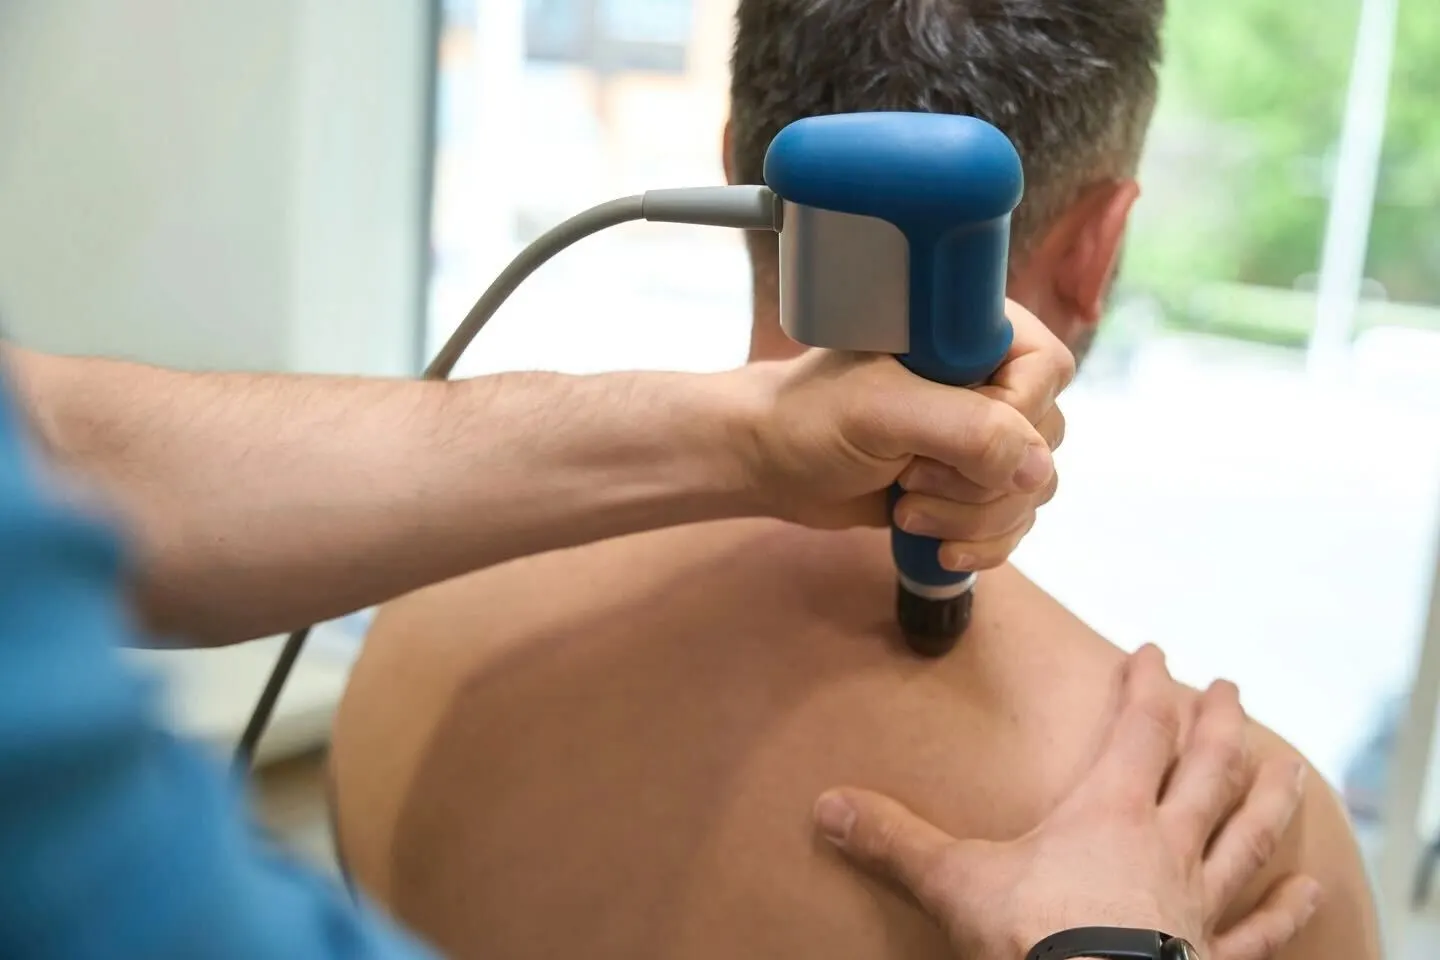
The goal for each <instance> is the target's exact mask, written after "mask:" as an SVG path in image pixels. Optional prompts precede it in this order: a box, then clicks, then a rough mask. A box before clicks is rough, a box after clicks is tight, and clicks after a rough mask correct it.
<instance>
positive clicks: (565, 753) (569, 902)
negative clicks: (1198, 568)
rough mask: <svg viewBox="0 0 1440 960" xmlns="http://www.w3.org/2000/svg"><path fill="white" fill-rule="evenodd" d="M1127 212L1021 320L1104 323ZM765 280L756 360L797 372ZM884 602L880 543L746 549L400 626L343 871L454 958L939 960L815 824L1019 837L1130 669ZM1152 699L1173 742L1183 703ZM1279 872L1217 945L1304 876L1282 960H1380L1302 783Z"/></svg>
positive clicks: (880, 539)
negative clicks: (1299, 920) (898, 811)
mask: <svg viewBox="0 0 1440 960" xmlns="http://www.w3.org/2000/svg"><path fill="white" fill-rule="evenodd" d="M1136 192H1137V191H1136V188H1135V186H1134V184H1133V183H1131V182H1129V181H1124V182H1114V183H1097V184H1095V185H1093V186H1092V187H1091V189H1089V190H1087V191H1085V192H1084V193H1083V194H1082V196H1081V198H1080V199H1079V200H1078V201H1077V203H1076V205H1075V206H1074V207H1072V208H1071V209H1070V210H1069V211H1067V212H1066V213H1065V214H1063V215H1062V216H1061V217H1060V219H1059V220H1058V221H1057V222H1056V223H1055V224H1052V225H1051V227H1050V228H1049V230H1048V232H1047V233H1046V234H1045V235H1044V236H1042V237H1038V238H1034V240H1035V242H1034V243H1032V244H1030V245H1029V247H1028V252H1027V253H1026V254H1025V256H1023V257H1021V258H1017V260H1016V262H1015V264H1014V267H1013V271H1012V281H1011V293H1012V296H1015V297H1017V298H1019V299H1021V300H1022V302H1024V303H1025V304H1026V305H1027V306H1029V307H1031V308H1032V309H1035V310H1036V311H1037V312H1038V313H1040V314H1041V315H1043V316H1045V317H1046V318H1047V322H1049V323H1050V324H1051V328H1052V329H1053V330H1054V331H1055V332H1056V334H1057V335H1059V336H1061V337H1062V338H1063V339H1066V340H1067V341H1072V342H1073V341H1079V340H1082V339H1084V338H1085V337H1086V336H1087V335H1088V333H1090V332H1092V331H1093V327H1094V324H1095V323H1096V322H1098V319H1099V316H1100V312H1101V302H1102V300H1103V297H1104V293H1105V290H1106V288H1107V286H1108V281H1109V278H1110V274H1111V273H1112V272H1113V269H1114V264H1115V261H1116V256H1117V253H1118V249H1119V244H1120V239H1121V236H1122V235H1123V228H1124V221H1125V216H1126V214H1127V213H1128V210H1129V207H1130V204H1131V203H1132V202H1133V200H1134V197H1135V195H1136ZM768 270H769V265H767V264H764V263H761V264H757V271H756V274H757V292H758V296H757V300H756V310H755V314H756V315H755V327H754V335H753V339H752V343H753V349H752V354H753V358H754V359H756V360H763V359H768V358H772V357H778V356H784V355H788V354H790V353H792V352H793V351H794V347H793V346H792V345H788V344H787V343H786V342H785V341H784V338H783V336H782V335H780V333H779V331H778V328H777V327H776V325H775V322H774V321H775V302H774V299H773V288H770V287H767V285H766V279H767V274H768ZM942 486H943V484H942ZM893 576H894V574H893V569H892V566H891V560H890V556H889V550H888V541H887V538H886V536H885V535H884V533H883V532H879V531H870V530H855V531H846V532H824V531H811V530H804V529H800V528H798V527H795V526H793V525H787V524H783V523H776V522H770V521H737V522H725V523H715V524H705V525H700V526H694V527H688V528H680V529H675V530H670V531H664V532H658V533H653V534H646V535H642V536H637V537H627V538H623V539H617V540H611V541H607V542H604V543H599V544H594V545H592V546H589V547H585V548H580V549H575V550H567V551H561V552H557V553H552V554H549V555H545V556H539V557H532V558H529V559H526V560H523V561H518V562H515V563H512V564H508V565H505V566H502V567H499V568H496V569H493V570H490V571H487V572H485V573H481V574H477V575H473V576H469V577H465V578H461V579H459V580H455V581H452V582H449V583H446V584H442V585H440V586H437V587H433V588H430V589H427V590H425V591H422V592H419V593H417V594H414V595H412V596H409V597H406V598H403V599H401V600H399V601H397V602H395V603H393V604H390V605H388V606H387V607H386V608H384V610H382V612H381V614H380V617H379V619H378V621H377V623H376V624H375V627H374V630H373V631H372V634H371V637H370V640H369V642H368V644H367V647H366V649H365V652H364V655H363V657H362V658H361V660H360V663H359V665H358V667H357V670H356V672H355V675H354V678H353V681H352V685H351V688H350V690H349V692H348V693H347V696H346V698H345V702H344V703H343V705H342V707H341V711H340V715H339V717H338V719H337V723H336V727H335V731H334V740H333V745H334V746H333V755H332V759H333V773H334V777H335V786H336V796H337V805H338V811H337V826H338V833H339V836H340V839H341V842H342V846H343V850H344V854H345V856H346V859H347V861H348V863H349V866H350V868H351V869H352V871H353V873H354V875H355V876H356V878H357V879H358V880H359V882H360V883H361V884H362V885H363V887H364V888H365V889H366V891H367V892H368V893H370V894H371V895H372V896H374V897H376V898H378V899H379V900H380V901H381V902H382V903H384V904H385V905H386V906H387V907H388V908H389V909H391V910H392V911H393V912H394V913H395V914H396V915H397V916H398V917H399V918H400V919H401V920H403V921H405V922H406V923H408V924H410V925H412V926H413V927H414V928H415V929H417V930H418V931H420V933H421V934H423V935H424V936H426V937H428V938H430V939H431V940H432V941H433V942H435V943H436V944H437V945H438V946H440V947H441V948H442V949H444V950H446V951H448V952H449V953H450V954H452V955H454V956H457V957H470V956H474V957H481V956H497V955H500V956H503V955H511V954H519V953H521V952H524V953H527V954H529V955H540V956H564V955H588V956H616V957H620V956H624V957H667V958H669V957H674V958H697V960H698V958H710V957H714V958H722V957H723V958H728V957H735V956H747V957H760V958H764V957H776V958H780V957H787V958H788V957H794V956H824V957H833V958H839V960H844V958H852V957H853V958H855V960H861V958H865V960H872V958H875V957H896V958H901V957H903V958H917V957H936V958H939V957H948V956H952V955H953V954H952V953H951V952H950V951H951V947H950V944H949V943H948V942H947V938H946V935H945V933H944V932H943V931H942V929H941V927H940V926H938V925H937V924H936V923H934V922H933V921H932V920H931V919H930V918H929V917H927V916H926V915H925V913H924V912H923V911H922V910H921V909H919V907H917V905H916V903H915V901H914V900H913V899H912V898H910V897H908V896H906V895H904V894H903V893H901V892H900V888H899V887H897V886H895V885H893V884H891V883H888V882H886V881H884V880H880V879H876V878H875V877H873V876H869V875H866V874H862V873H859V872H857V871H856V870H854V869H853V867H852V866H851V865H850V864H848V863H846V862H845V860H844V858H843V857H842V856H840V855H839V854H838V853H837V851H836V850H835V849H834V848H833V847H832V846H831V845H829V844H827V843H826V842H825V841H824V840H823V839H822V838H821V837H820V836H819V835H817V833H816V832H815V830H814V828H813V825H812V820H811V811H812V805H813V804H814V803H815V798H816V797H817V796H819V795H820V794H821V793H822V792H824V791H825V790H826V789H827V788H830V787H834V786H836V785H838V784H850V785H852V786H855V787H861V788H865V789H868V790H873V791H878V792H879V793H881V794H884V795H887V796H889V797H892V798H894V799H896V800H898V801H899V802H901V803H903V804H904V805H905V806H906V807H908V808H909V809H911V810H913V811H914V812H915V813H916V814H918V815H919V816H920V817H923V818H924V819H925V820H926V821H929V822H931V823H933V824H934V825H935V826H936V827H938V828H939V829H941V830H943V831H945V832H946V833H947V834H950V835H953V836H959V837H969V838H980V839H993V840H1007V839H1013V838H1017V837H1020V836H1022V835H1025V834H1026V833H1027V832H1028V831H1031V830H1032V829H1033V828H1035V827H1036V825H1037V824H1039V823H1040V822H1042V821H1043V820H1044V819H1045V818H1046V817H1047V815H1049V814H1051V813H1052V812H1053V811H1054V810H1055V809H1056V808H1057V806H1058V805H1059V804H1060V803H1061V801H1062V799H1063V798H1064V797H1066V796H1067V795H1068V794H1069V792H1070V791H1071V790H1072V788H1074V787H1075V785H1076V784H1077V782H1079V780H1080V779H1081V778H1082V776H1083V775H1084V774H1085V772H1086V770H1087V767H1088V765H1089V764H1090V762H1091V760H1092V758H1093V757H1094V756H1095V755H1096V752H1097V750H1098V749H1099V746H1100V744H1101V743H1102V741H1103V738H1104V736H1105V731H1106V729H1107V721H1108V716H1109V710H1110V709H1111V707H1112V705H1113V697H1114V691H1115V686H1116V683H1117V678H1118V676H1119V673H1120V670H1121V667H1122V664H1123V661H1124V655H1123V653H1122V652H1121V651H1120V650H1118V649H1117V648H1115V647H1114V646H1113V645H1111V644H1109V643H1108V642H1106V641H1105V640H1104V639H1103V638H1102V637H1100V636H1098V635H1097V634H1095V633H1094V632H1093V631H1091V630H1089V629H1088V628H1087V627H1086V626H1085V625H1084V624H1083V623H1081V622H1080V621H1079V620H1077V619H1076V618H1075V617H1074V616H1072V615H1071V614H1070V613H1069V612H1068V611H1066V610H1065V609H1063V608H1062V607H1060V606H1059V605H1058V604H1056V603H1055V602H1054V601H1053V600H1051V599H1050V598H1049V597H1048V596H1046V595H1045V594H1044V593H1043V592H1042V591H1041V590H1039V589H1038V588H1037V587H1036V586H1035V585H1034V584H1033V583H1031V582H1029V581H1028V580H1026V579H1025V577H1023V576H1022V575H1021V574H1020V573H1019V572H1017V571H1015V570H1014V569H1012V568H1010V567H1008V566H1006V567H1001V568H999V569H997V570H994V571H992V572H990V573H988V574H987V575H986V576H985V578H984V579H983V584H982V587H981V589H980V591H979V594H978V597H977V601H976V606H975V614H974V621H973V623H972V626H971V628H970V630H969V631H968V633H967V635H966V636H965V638H964V640H963V642H962V643H961V645H960V646H959V648H958V649H957V650H956V651H955V652H954V653H953V654H951V655H950V656H949V657H947V658H945V659H943V660H940V661H938V662H920V661H917V660H915V659H913V658H910V657H908V656H907V655H906V654H905V653H904V652H903V651H902V650H901V648H900V644H899V638H898V637H897V635H896V632H895V627H894V622H893V597H894V595H893V590H894V581H893ZM1168 691H1169V693H1168V695H1169V696H1171V697H1173V699H1174V702H1175V704H1176V708H1177V709H1178V710H1180V711H1181V712H1182V713H1184V714H1186V715H1190V713H1191V709H1192V708H1193V704H1194V698H1195V696H1196V694H1195V693H1194V692H1193V691H1189V690H1187V689H1185V688H1183V687H1180V686H1179V685H1175V684H1173V683H1169V684H1168ZM1246 738H1247V739H1248V741H1249V743H1250V749H1251V751H1252V752H1253V754H1254V755H1255V756H1256V757H1257V758H1258V759H1259V761H1260V762H1262V763H1271V764H1274V763H1281V764H1290V765H1298V764H1300V762H1301V761H1300V758H1298V757H1297V756H1296V755H1295V754H1294V751H1293V750H1291V748H1290V747H1288V746H1287V745H1286V744H1284V743H1283V742H1282V741H1280V740H1279V738H1277V737H1276V736H1274V734H1272V733H1270V732H1269V731H1267V730H1264V729H1263V728H1260V727H1256V726H1250V727H1248V729H1247V733H1246ZM1262 853H1272V851H1262ZM1267 859H1268V866H1267V867H1266V868H1265V870H1264V871H1262V873H1261V874H1260V875H1259V876H1258V877H1257V878H1256V879H1255V880H1254V881H1252V882H1251V883H1250V884H1248V885H1247V886H1246V888H1245V889H1244V890H1243V891H1241V892H1240V893H1239V894H1238V896H1237V898H1236V899H1235V901H1234V902H1233V903H1232V904H1231V909H1230V915H1231V917H1235V916H1240V915H1242V914H1244V913H1246V912H1247V911H1248V910H1249V909H1250V908H1251V907H1253V906H1254V905H1255V904H1257V903H1259V902H1261V900H1262V899H1263V898H1264V896H1265V895H1266V893H1267V891H1268V890H1269V889H1270V887H1271V886H1272V885H1273V884H1274V883H1276V882H1277V881H1278V880H1280V879H1281V878H1282V877H1284V876H1286V875H1288V874H1290V873H1292V872H1295V871H1302V872H1304V873H1306V874H1308V875H1310V876H1312V877H1314V878H1316V879H1317V880H1318V881H1319V882H1320V883H1321V885H1322V886H1323V888H1324V891H1325V893H1324V897H1325V899H1324V902H1323V904H1322V905H1321V906H1320V908H1319V911H1318V912H1317V913H1316V914H1315V916H1314V918H1313V920H1312V921H1311V923H1310V924H1309V925H1308V926H1307V927H1306V929H1305V930H1304V931H1302V932H1301V933H1300V935H1299V936H1298V937H1297V938H1296V939H1295V940H1293V941H1292V942H1291V943H1290V944H1289V946H1288V947H1287V948H1286V949H1285V950H1284V952H1283V953H1281V954H1280V956H1281V957H1283V958H1294V960H1301V958H1304V960H1331V958H1333V960H1355V958H1361V960H1365V958H1378V956H1379V951H1378V945H1377V937H1376V926H1375V918H1374V914H1373V910H1372V906H1371V902H1370V898H1369V893H1368V889H1367V887H1366V881H1365V877H1364V872H1363V868H1362V865H1361V861H1360V858H1359V854H1358V852H1357V849H1356V846H1355V844H1354V841H1353V838H1352V836H1351V834H1350V831H1349V828H1348V825H1347V823H1346V821H1345V818H1344V816H1343V813H1342V811H1341V808H1340V806H1339V804H1338V802H1337V801H1336V798H1335V797H1334V795H1333V793H1332V792H1331V791H1330V790H1328V789H1327V788H1326V787H1325V785H1324V784H1323V783H1321V782H1320V780H1319V778H1318V777H1315V776H1312V777H1311V778H1310V780H1309V783H1308V786H1307V787H1306V789H1305V791H1304V794H1303V797H1302V798H1301V800H1300V803H1299V811H1298V813H1297V814H1296V816H1295V819H1294V820H1293V821H1292V823H1291V826H1290V828H1289V829H1288V830H1287V831H1286V832H1285V834H1284V836H1283V837H1282V839H1281V840H1280V842H1279V843H1278V845H1277V847H1276V849H1275V850H1274V851H1273V856H1270V857H1268V858H1267ZM1223 926H1224V925H1223V924H1222V928H1223Z"/></svg>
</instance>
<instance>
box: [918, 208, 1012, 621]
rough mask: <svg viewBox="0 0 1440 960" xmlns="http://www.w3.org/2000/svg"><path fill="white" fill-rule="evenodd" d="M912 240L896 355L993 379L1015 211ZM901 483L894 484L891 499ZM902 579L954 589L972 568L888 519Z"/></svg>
mask: <svg viewBox="0 0 1440 960" xmlns="http://www.w3.org/2000/svg"><path fill="white" fill-rule="evenodd" d="M909 240H910V305H909V306H910V350H909V352H908V353H904V354H901V355H899V357H897V359H898V360H899V361H900V362H901V363H902V364H904V365H905V367H906V368H907V369H909V370H910V371H911V372H913V373H915V374H917V375H918V376H921V377H924V378H925V379H927V380H932V381H935V382H937V383H944V384H949V385H951V386H956V387H970V386H978V385H980V384H982V383H984V382H985V381H986V380H988V379H989V378H990V377H991V375H993V374H994V372H995V370H996V369H997V368H998V367H999V366H1000V363H1001V362H1002V361H1003V360H1004V359H1005V354H1006V353H1007V352H1008V351H1009V350H1010V344H1011V341H1012V339H1013V337H1014V331H1013V330H1012V329H1011V327H1010V322H1009V321H1008V320H1007V319H1005V276H1006V269H1007V263H1008V252H1009V247H1010V216H1009V214H1006V215H1004V216H1001V217H998V218H995V219H992V220H986V221H982V222H979V223H966V224H961V225H958V226H953V227H951V228H950V229H948V230H944V231H936V232H933V233H919V234H917V233H916V232H914V231H912V232H911V234H910V237H909ZM901 492H902V491H901V490H900V489H899V488H898V486H897V487H896V488H895V489H892V490H891V494H890V497H891V506H892V509H893V506H894V503H895V501H896V500H897V499H899V496H900V493H901ZM890 542H891V550H892V552H893V554H894V557H895V567H896V570H897V571H898V572H899V574H900V578H901V582H902V583H904V584H905V585H906V586H907V587H908V588H909V589H910V590H911V591H912V592H913V593H916V594H919V595H921V596H924V595H925V594H926V593H927V592H929V591H933V590H939V591H941V592H945V591H946V590H947V589H948V590H953V589H954V588H956V587H957V586H958V585H960V584H961V583H963V582H965V581H966V580H967V579H968V578H969V577H970V574H969V573H967V572H956V571H952V570H946V569H945V568H944V567H942V566H941V565H940V557H939V550H940V541H938V540H936V539H934V538H931V537H921V536H916V535H915V534H911V533H906V532H905V531H903V530H901V529H900V528H899V527H896V526H894V525H893V522H892V526H891V541H890Z"/></svg>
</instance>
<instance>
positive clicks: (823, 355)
mask: <svg viewBox="0 0 1440 960" xmlns="http://www.w3.org/2000/svg"><path fill="white" fill-rule="evenodd" d="M1007 316H1008V317H1009V319H1010V322H1011V324H1012V326H1013V327H1014V330H1015V338H1014V343H1013V345H1012V346H1011V349H1010V352H1009V353H1008V354H1007V356H1006V357H1005V360H1004V362H1003V364H1002V365H1001V366H1000V368H999V369H998V370H997V372H996V374H995V376H994V377H993V378H992V380H991V382H990V383H989V384H988V385H986V386H984V387H981V388H979V389H977V390H962V389H956V388H954V387H946V386H941V385H938V384H934V383H930V382H929V381H926V380H924V379H922V378H920V377H917V376H915V375H914V374H911V373H910V372H909V371H907V370H906V369H905V368H904V367H902V366H901V365H900V364H899V363H898V362H897V361H895V360H894V359H893V358H891V357H887V356H878V355H856V354H846V353H835V352H831V351H823V350H812V351H809V352H807V353H805V354H803V355H802V356H800V357H799V358H797V359H794V360H790V361H784V362H777V363H765V364H755V365H752V366H750V367H748V368H746V369H745V370H744V371H741V372H739V375H740V376H746V377H750V378H752V380H754V381H758V382H759V383H760V384H761V395H762V396H763V397H764V404H765V405H764V408H763V409H762V410H761V411H760V427H759V432H758V437H759V442H758V444H757V451H756V463H755V465H754V468H753V470H752V472H753V473H754V474H755V477H756V480H755V483H756V486H757V488H758V489H759V491H760V494H761V496H762V497H763V498H764V499H765V501H766V507H767V509H768V511H769V512H770V513H772V514H774V515H776V516H779V517H781V518H783V519H787V520H792V521H795V522H799V523H803V524H805V525H807V526H812V527H822V528H840V527H850V526H861V525H877V526H879V525H885V524H888V523H889V522H890V513H889V511H888V510H887V506H886V499H885V491H886V490H887V489H888V488H889V487H890V486H891V485H892V484H893V483H895V481H897V480H899V481H900V483H901V485H902V487H904V489H905V490H906V491H907V492H906V493H905V495H904V496H902V497H901V498H900V500H899V502H898V503H897V504H896V506H895V519H896V520H897V521H898V522H899V523H900V525H901V527H902V528H904V529H906V530H909V531H910V532H912V533H917V534H923V535H925V536H931V537H936V538H939V539H941V540H943V541H946V542H945V545H944V547H943V548H942V550H941V554H940V558H941V562H942V563H943V564H945V565H946V566H948V567H950V568H951V569H954V570H984V569H988V568H990V567H994V566H998V565H999V564H1001V563H1003V562H1004V561H1005V559H1006V558H1007V557H1008V556H1009V555H1010V553H1011V551H1013V550H1014V549H1015V547H1016V546H1017V545H1018V544H1019V542H1020V540H1021V539H1022V538H1023V537H1024V536H1025V534H1026V533H1028V532H1029V530H1030V527H1031V526H1032V525H1033V524H1034V522H1035V511H1036V509H1037V508H1038V507H1040V506H1042V505H1043V504H1045V503H1046V502H1048V501H1049V500H1050V498H1051V497H1052V496H1053V495H1054V493H1055V486H1056V476H1055V465H1054V461H1053V459H1052V457H1051V451H1052V450H1054V449H1055V448H1056V447H1057V446H1059V444H1060V442H1061V440H1062V439H1063V438H1064V433H1065V418H1064V417H1063V416H1062V415H1061V413H1060V410H1059V408H1058V407H1057V406H1056V405H1055V399H1056V397H1057V396H1058V395H1059V394H1060V391H1062V390H1063V389H1065V387H1066V386H1067V385H1068V384H1069V383H1070V381H1071V379H1072V378H1073V377H1074V375H1075V360H1074V357H1073V356H1072V355H1071V353H1070V351H1069V350H1068V349H1067V348H1066V347H1065V345H1064V344H1063V343H1061V342H1060V340H1059V339H1057V338H1056V337H1055V335H1054V334H1052V333H1051V332H1050V331H1049V330H1048V329H1047V328H1046V327H1045V325H1044V324H1043V323H1041V322H1040V321H1039V320H1038V319H1036V318H1035V317H1034V315H1032V314H1030V313H1029V312H1028V311H1026V310H1024V309H1023V308H1021V307H1020V306H1018V305H1016V304H1013V303H1009V304H1007Z"/></svg>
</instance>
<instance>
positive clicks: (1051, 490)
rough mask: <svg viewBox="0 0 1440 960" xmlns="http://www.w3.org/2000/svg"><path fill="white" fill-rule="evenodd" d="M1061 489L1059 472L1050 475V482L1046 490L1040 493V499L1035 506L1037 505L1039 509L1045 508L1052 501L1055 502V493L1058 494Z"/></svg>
mask: <svg viewBox="0 0 1440 960" xmlns="http://www.w3.org/2000/svg"><path fill="white" fill-rule="evenodd" d="M1059 489H1060V473H1059V471H1056V472H1054V473H1052V474H1050V482H1049V483H1047V484H1045V489H1043V490H1041V491H1040V496H1039V498H1038V499H1037V500H1036V503H1035V505H1036V506H1037V507H1043V506H1045V504H1047V503H1049V502H1050V501H1051V500H1054V499H1055V492H1056V491H1057V490H1059Z"/></svg>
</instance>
